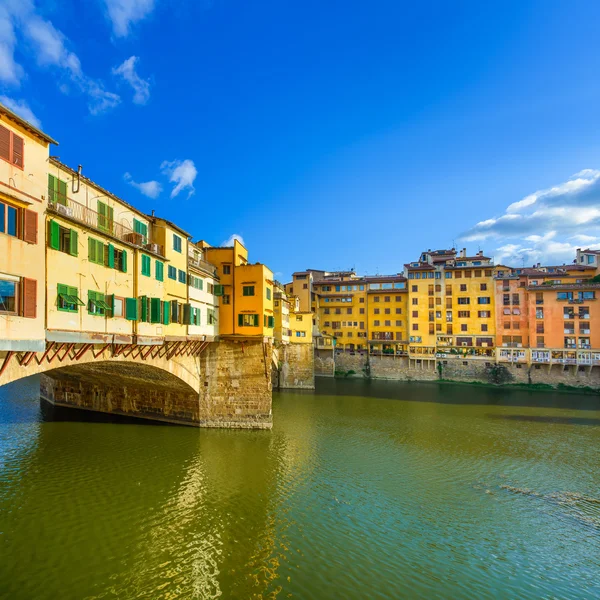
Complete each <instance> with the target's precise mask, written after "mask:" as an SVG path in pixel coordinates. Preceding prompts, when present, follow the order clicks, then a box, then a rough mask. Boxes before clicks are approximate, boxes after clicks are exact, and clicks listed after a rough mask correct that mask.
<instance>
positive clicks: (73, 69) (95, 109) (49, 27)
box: [0, 0, 120, 114]
mask: <svg viewBox="0 0 600 600" xmlns="http://www.w3.org/2000/svg"><path fill="white" fill-rule="evenodd" d="M17 33H19V34H20V35H21V36H22V37H23V38H24V39H25V40H26V42H27V43H28V44H29V46H30V47H31V49H32V50H33V52H34V58H35V60H36V62H37V64H38V65H39V66H40V67H41V68H47V69H50V68H51V69H56V70H57V71H58V72H59V73H60V75H61V76H62V77H63V78H64V79H65V80H66V83H65V82H63V83H61V85H59V89H60V90H61V91H62V92H63V93H68V92H69V91H70V89H71V87H74V88H75V89H76V90H77V91H78V92H80V93H83V94H86V95H87V96H88V108H89V110H90V112H91V113H92V114H99V113H101V112H104V111H106V110H108V109H110V108H114V107H115V106H116V105H117V104H119V102H120V98H119V96H118V95H117V94H115V93H113V92H109V91H107V90H106V89H105V88H104V85H103V84H102V82H100V81H97V80H95V79H92V78H91V77H88V76H87V75H86V74H85V73H84V72H83V70H82V68H81V62H80V60H79V58H78V57H77V55H76V54H75V53H74V52H72V51H70V50H69V49H68V47H67V46H68V39H67V38H66V37H65V36H64V35H63V33H62V32H60V31H59V30H58V29H56V27H54V25H53V24H52V22H50V21H48V20H46V19H44V18H43V17H42V16H41V15H40V14H39V13H38V12H37V10H36V8H35V6H34V4H33V1H32V0H3V3H2V6H0V80H1V81H3V82H4V83H7V84H11V85H15V86H17V85H19V84H20V82H21V80H22V78H23V77H24V76H25V72H24V70H23V68H22V67H21V65H19V64H18V63H17V62H16V61H15V55H14V50H15V46H16V40H17Z"/></svg>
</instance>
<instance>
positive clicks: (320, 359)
mask: <svg viewBox="0 0 600 600" xmlns="http://www.w3.org/2000/svg"><path fill="white" fill-rule="evenodd" d="M334 374H335V362H334V359H333V351H332V350H319V349H315V375H319V376H320V377H333V376H334Z"/></svg>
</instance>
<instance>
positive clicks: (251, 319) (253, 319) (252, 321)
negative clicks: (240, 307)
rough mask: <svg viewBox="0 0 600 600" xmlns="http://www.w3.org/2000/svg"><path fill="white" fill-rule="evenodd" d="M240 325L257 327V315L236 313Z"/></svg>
mask: <svg viewBox="0 0 600 600" xmlns="http://www.w3.org/2000/svg"><path fill="white" fill-rule="evenodd" d="M238 325H239V326H240V327H258V315H238Z"/></svg>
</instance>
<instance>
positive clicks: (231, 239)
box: [221, 233, 246, 248]
mask: <svg viewBox="0 0 600 600" xmlns="http://www.w3.org/2000/svg"><path fill="white" fill-rule="evenodd" d="M235 240H237V241H238V242H239V243H240V244H242V246H245V245H246V244H244V238H243V237H242V236H241V235H240V234H239V233H233V234H231V235H230V236H229V237H228V238H227V239H226V240H225V241H224V242H223V243H222V244H221V246H225V247H226V248H228V247H229V246H233V242H235Z"/></svg>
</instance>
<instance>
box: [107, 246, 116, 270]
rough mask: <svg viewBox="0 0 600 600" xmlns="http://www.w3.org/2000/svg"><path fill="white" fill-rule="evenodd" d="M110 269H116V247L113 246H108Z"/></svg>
mask: <svg viewBox="0 0 600 600" xmlns="http://www.w3.org/2000/svg"><path fill="white" fill-rule="evenodd" d="M106 262H107V263H108V267H110V268H111V269H114V268H115V247H114V246H113V245H112V244H108V260H107V261H106Z"/></svg>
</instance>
